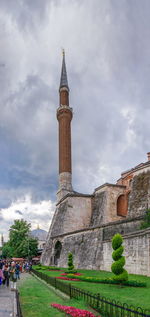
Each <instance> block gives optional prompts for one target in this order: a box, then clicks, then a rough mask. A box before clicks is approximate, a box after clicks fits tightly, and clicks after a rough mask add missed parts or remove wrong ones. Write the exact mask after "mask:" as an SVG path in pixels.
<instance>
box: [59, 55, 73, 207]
mask: <svg viewBox="0 0 150 317" xmlns="http://www.w3.org/2000/svg"><path fill="white" fill-rule="evenodd" d="M59 96H60V104H59V108H58V109H57V120H58V123H59V189H58V192H57V198H58V201H59V200H60V199H61V198H63V197H64V196H65V195H66V194H67V193H68V192H72V191H73V190H72V168H71V120H72V115H73V114H72V108H70V107H69V87H68V80H67V71H66V63H65V52H64V50H63V60H62V70H61V78H60V87H59Z"/></svg>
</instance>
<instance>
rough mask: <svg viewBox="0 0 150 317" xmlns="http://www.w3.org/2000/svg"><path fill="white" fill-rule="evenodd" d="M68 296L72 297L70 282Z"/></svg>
mask: <svg viewBox="0 0 150 317" xmlns="http://www.w3.org/2000/svg"><path fill="white" fill-rule="evenodd" d="M69 296H70V298H71V297H72V294H71V284H69Z"/></svg>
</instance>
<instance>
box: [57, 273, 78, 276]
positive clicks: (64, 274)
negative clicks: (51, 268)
mask: <svg viewBox="0 0 150 317" xmlns="http://www.w3.org/2000/svg"><path fill="white" fill-rule="evenodd" d="M61 275H63V276H66V275H67V273H61ZM73 275H75V276H81V275H82V274H81V273H74V274H73Z"/></svg>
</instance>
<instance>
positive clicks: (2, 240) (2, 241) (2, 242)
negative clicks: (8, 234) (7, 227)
mask: <svg viewBox="0 0 150 317" xmlns="http://www.w3.org/2000/svg"><path fill="white" fill-rule="evenodd" d="M3 245H4V237H3V234H2V235H1V246H2V247H3Z"/></svg>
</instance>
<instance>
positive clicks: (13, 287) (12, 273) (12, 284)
mask: <svg viewBox="0 0 150 317" xmlns="http://www.w3.org/2000/svg"><path fill="white" fill-rule="evenodd" d="M9 272H10V289H11V291H14V290H16V281H17V278H16V274H15V263H14V262H12V263H11V266H10V270H9Z"/></svg>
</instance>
